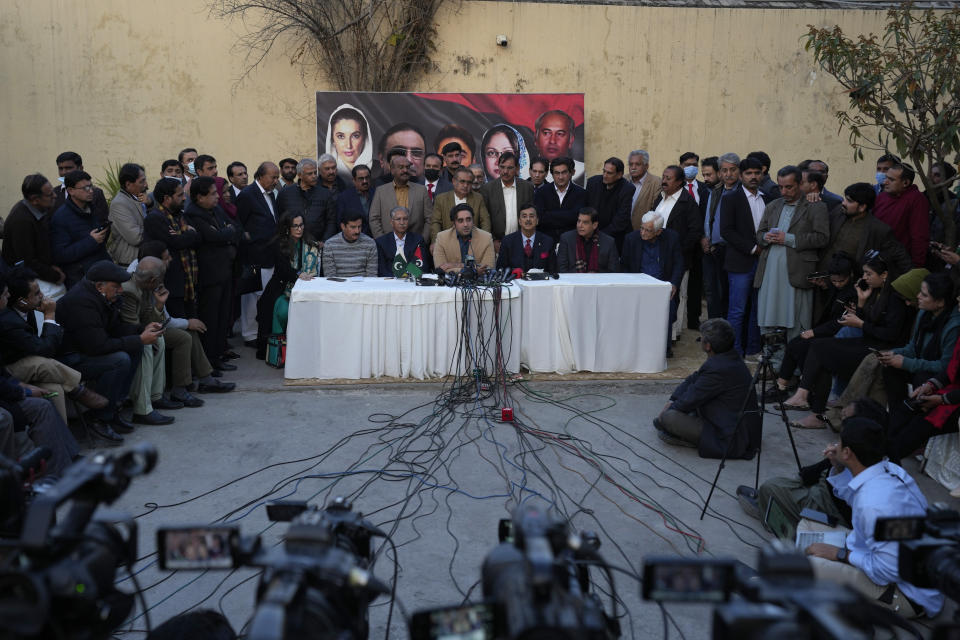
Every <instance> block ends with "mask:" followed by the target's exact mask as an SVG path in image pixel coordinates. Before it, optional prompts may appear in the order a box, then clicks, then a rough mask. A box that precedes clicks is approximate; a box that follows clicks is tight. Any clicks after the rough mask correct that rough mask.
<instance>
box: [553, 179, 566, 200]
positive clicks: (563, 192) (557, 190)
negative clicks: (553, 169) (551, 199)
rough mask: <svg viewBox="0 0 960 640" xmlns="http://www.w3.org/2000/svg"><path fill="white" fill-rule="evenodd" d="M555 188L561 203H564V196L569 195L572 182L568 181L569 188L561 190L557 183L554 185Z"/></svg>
mask: <svg viewBox="0 0 960 640" xmlns="http://www.w3.org/2000/svg"><path fill="white" fill-rule="evenodd" d="M553 188H554V189H555V190H556V192H557V198H559V199H560V204H563V197H564V196H565V195H567V192H568V191H570V183H569V182H568V183H567V188H566V189H564V190H563V191H560V189H558V188H557V185H553Z"/></svg>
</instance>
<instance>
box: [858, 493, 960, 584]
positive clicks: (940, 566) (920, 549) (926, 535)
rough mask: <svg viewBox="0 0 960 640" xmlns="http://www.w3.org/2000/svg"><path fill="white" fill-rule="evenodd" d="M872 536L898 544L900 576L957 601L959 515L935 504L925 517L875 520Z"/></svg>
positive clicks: (959, 581) (959, 556)
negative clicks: (894, 541) (897, 542)
mask: <svg viewBox="0 0 960 640" xmlns="http://www.w3.org/2000/svg"><path fill="white" fill-rule="evenodd" d="M873 537H874V538H875V539H876V540H896V541H899V542H900V553H899V560H898V563H899V573H900V577H901V578H902V579H903V580H905V581H907V582H909V583H910V584H912V585H915V586H917V587H921V588H930V589H937V590H939V591H942V592H943V594H944V595H946V596H947V597H948V598H950V599H951V600H954V601H955V602H960V513H958V512H956V511H953V510H951V509H948V508H947V506H946V505H945V504H943V503H935V504H934V505H933V506H932V507H930V508H929V509H928V510H927V515H926V516H917V517H912V518H878V519H877V524H876V527H875V529H874V533H873Z"/></svg>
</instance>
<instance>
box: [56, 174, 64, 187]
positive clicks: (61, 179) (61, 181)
mask: <svg viewBox="0 0 960 640" xmlns="http://www.w3.org/2000/svg"><path fill="white" fill-rule="evenodd" d="M57 180H59V181H60V184H62V185H64V186H66V179H65V178H64V177H63V176H60V177H59V178H57Z"/></svg>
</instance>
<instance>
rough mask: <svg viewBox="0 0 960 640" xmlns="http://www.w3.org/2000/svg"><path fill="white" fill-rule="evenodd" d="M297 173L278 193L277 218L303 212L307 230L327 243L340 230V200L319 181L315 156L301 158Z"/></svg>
mask: <svg viewBox="0 0 960 640" xmlns="http://www.w3.org/2000/svg"><path fill="white" fill-rule="evenodd" d="M368 173H369V170H368ZM297 175H298V176H299V180H298V182H295V183H293V184H290V185H287V186H285V187H284V188H283V189H281V190H280V195H278V196H277V220H279V219H280V216H282V215H283V214H285V213H293V214H295V215H302V216H303V224H304V225H306V230H307V231H309V232H310V235H311V236H313V239H314V240H316V241H317V242H318V243H320V246H323V241H324V240H326V239H327V238H329V237H330V236H332V235H335V234H336V233H337V228H338V227H337V213H336V202H335V200H334V197H333V194H332V193H330V190H329V189H325V188H323V187H321V186H319V185H318V184H317V182H318V181H319V179H320V178H319V177H318V174H317V163H316V162H314V161H313V159H311V158H304V159H303V160H301V161H300V162H299V163H298V164H297ZM252 186H253V185H250V186H248V187H245V188H244V189H245V190H246V189H249V188H250V187H252ZM238 199H239V196H238Z"/></svg>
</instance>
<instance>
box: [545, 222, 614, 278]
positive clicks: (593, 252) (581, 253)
mask: <svg viewBox="0 0 960 640" xmlns="http://www.w3.org/2000/svg"><path fill="white" fill-rule="evenodd" d="M599 226H600V214H599V213H598V212H597V210H596V209H594V208H593V207H583V208H582V209H580V213H579V214H578V215H577V228H576V229H573V230H572V231H567V232H565V233H564V234H563V235H561V236H560V246H559V247H558V248H557V268H558V270H559V271H560V273H609V272H614V273H615V272H617V271H620V254H619V253H618V252H617V244H616V242H615V241H614V239H613V236H608V235H607V234H605V233H603V232H601V231H597V227H599Z"/></svg>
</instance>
